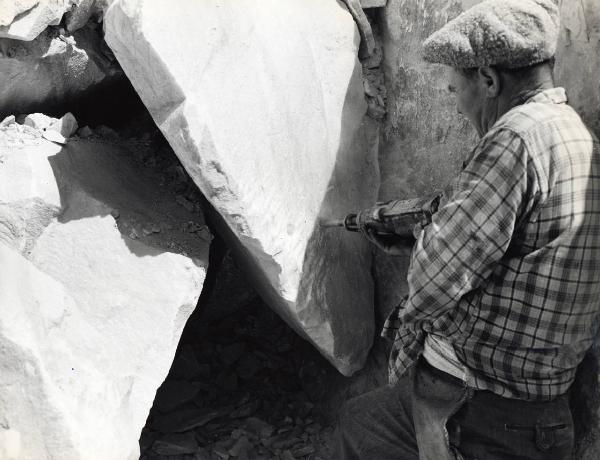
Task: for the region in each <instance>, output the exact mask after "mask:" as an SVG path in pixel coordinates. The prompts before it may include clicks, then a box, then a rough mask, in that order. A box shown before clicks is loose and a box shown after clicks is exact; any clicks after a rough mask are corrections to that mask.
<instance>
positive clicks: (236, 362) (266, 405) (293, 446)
mask: <svg viewBox="0 0 600 460" xmlns="http://www.w3.org/2000/svg"><path fill="white" fill-rule="evenodd" d="M218 296H220V299H221V301H222V302H223V301H226V300H227V298H228V296H227V295H224V293H223V292H220V294H218ZM238 309H239V310H238V313H236V314H235V315H229V316H226V317H224V318H223V317H218V316H217V317H215V316H212V317H213V318H214V322H212V323H209V325H208V327H206V328H205V329H204V332H203V334H204V335H203V336H202V337H198V336H197V333H198V331H196V332H195V333H194V338H195V340H194V341H193V343H190V344H184V345H183V346H180V349H179V351H178V359H176V360H175V361H174V363H173V367H172V368H171V371H170V373H169V376H168V377H167V380H166V381H165V382H164V383H163V385H162V386H161V388H160V389H159V390H158V392H157V395H156V399H155V401H154V406H153V409H152V411H151V413H150V416H149V418H148V422H147V424H146V428H145V429H144V431H143V432H142V436H141V438H140V448H141V451H142V456H141V459H142V460H159V459H167V458H168V459H174V458H178V459H182V460H183V459H190V460H191V459H195V460H198V459H206V460H238V459H247V460H260V459H265V460H267V459H269V460H270V459H281V460H283V459H310V460H318V459H321V460H328V459H330V458H331V453H330V447H331V446H330V438H331V434H332V425H331V420H330V419H325V418H324V417H323V415H322V414H320V413H318V412H316V408H317V407H318V406H317V405H318V401H319V400H320V398H322V397H323V395H324V391H325V387H326V385H325V382H326V381H327V379H328V377H329V376H330V375H331V373H332V372H333V369H332V368H331V367H330V366H328V364H327V363H326V362H325V361H324V360H323V359H322V358H321V357H320V356H318V355H317V354H316V353H315V351H314V350H313V349H312V347H310V346H309V345H308V344H307V343H306V342H304V341H303V340H302V339H300V338H299V337H298V336H297V335H296V334H295V333H294V332H293V331H292V330H291V329H289V327H287V326H286V325H285V324H284V323H283V322H282V321H281V320H280V319H279V318H278V317H277V316H275V315H274V314H273V313H272V312H271V311H269V310H268V309H267V307H266V306H265V305H263V304H262V302H260V301H258V299H256V298H254V299H253V300H250V303H249V304H247V305H246V306H245V307H242V308H241V309H240V306H238ZM207 313H210V312H207ZM213 313H214V312H213ZM209 317H211V315H210V314H209ZM204 318H206V317H204ZM225 331H229V333H224V332H225ZM190 337H191V335H190ZM183 357H185V358H183ZM182 358H183V359H182ZM245 360H247V361H252V362H253V364H252V365H251V367H252V372H248V369H247V368H245V367H244V365H243V364H242V363H243V362H244V361H245ZM201 369H202V371H201ZM181 376H186V379H187V381H185V382H184V381H182V380H179V379H180V378H181ZM183 388H186V389H185V390H181V389H183ZM183 393H185V395H186V396H185V397H182V398H181V399H180V398H179V397H178V394H179V395H181V394H183ZM194 393H195V395H194V396H192V394H194ZM194 446H196V447H194ZM180 454H187V455H181V456H180V457H175V456H176V455H180Z"/></svg>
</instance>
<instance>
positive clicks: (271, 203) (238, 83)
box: [105, 0, 377, 375]
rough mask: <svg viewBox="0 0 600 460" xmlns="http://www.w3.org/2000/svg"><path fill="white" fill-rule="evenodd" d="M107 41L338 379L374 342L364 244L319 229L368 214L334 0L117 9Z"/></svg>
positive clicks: (368, 130) (367, 144)
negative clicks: (358, 212) (323, 223)
mask: <svg viewBox="0 0 600 460" xmlns="http://www.w3.org/2000/svg"><path fill="white" fill-rule="evenodd" d="M105 30H106V41H107V43H108V45H109V46H110V47H111V49H112V50H113V52H114V53H115V56H116V57H117V59H118V61H119V63H120V64H121V66H122V67H123V70H124V71H125V73H126V74H127V76H128V77H129V79H130V80H131V82H132V84H133V86H134V88H135V89H136V90H137V92H138V93H139V94H140V96H141V98H142V100H143V102H144V104H145V105H146V106H147V108H148V110H149V111H150V113H151V114H152V116H153V118H154V120H155V122H156V124H157V125H158V126H159V127H160V129H161V130H162V132H163V133H164V135H165V137H166V138H167V139H168V141H169V142H170V144H171V146H172V147H173V149H174V151H175V153H176V154H177V155H178V156H179V158H180V160H181V161H182V163H183V165H184V166H185V168H186V169H187V171H188V173H189V174H190V175H191V177H192V178H193V179H194V181H195V182H196V184H197V185H198V187H199V188H200V190H201V191H202V192H203V194H204V195H205V196H206V198H207V199H208V200H209V201H210V202H211V203H212V205H213V206H214V208H215V209H216V211H217V212H218V214H219V216H220V218H221V219H222V221H221V222H222V227H223V233H226V234H227V237H228V240H229V241H228V243H229V245H230V246H233V247H234V249H235V251H236V254H237V256H238V259H240V260H242V261H243V263H245V264H246V271H247V273H252V274H253V275H254V284H255V285H256V287H257V289H258V290H259V291H260V292H261V294H262V296H263V297H264V298H265V299H266V300H267V301H268V303H269V304H270V305H271V307H272V308H274V309H275V310H276V311H278V312H279V314H280V315H281V316H282V317H283V318H284V319H286V321H288V323H289V324H290V325H291V326H292V327H294V328H295V329H296V330H297V331H298V332H300V333H302V334H303V335H304V336H305V337H307V338H308V339H309V340H311V341H312V342H313V343H314V344H315V345H316V346H317V347H318V348H319V350H320V351H321V352H322V353H323V354H324V355H325V356H326V357H328V359H329V360H330V361H331V362H332V363H333V364H334V365H335V366H336V367H337V368H338V369H339V370H340V371H341V372H343V373H345V374H348V375H349V374H351V373H352V372H354V371H355V370H357V369H358V368H360V367H361V366H362V364H363V362H364V359H365V357H366V355H367V352H368V349H369V347H370V345H371V342H372V335H373V313H372V302H373V290H372V281H371V277H370V253H369V248H368V247H367V245H366V243H365V241H363V238H362V237H361V236H359V235H349V234H345V233H344V232H342V231H339V230H329V231H326V232H325V231H322V230H321V229H320V228H319V226H318V218H319V216H328V217H331V216H336V217H337V216H342V215H344V214H345V213H346V212H348V211H350V210H353V209H357V208H360V207H365V206H369V205H371V204H373V202H374V201H375V189H376V182H377V166H376V150H377V135H376V134H377V131H376V127H375V126H374V125H373V124H371V122H370V121H365V119H364V113H365V110H366V107H365V102H364V94H363V87H362V84H361V70H360V64H359V62H358V60H357V57H356V55H357V48H358V31H357V29H356V27H355V25H354V23H353V21H352V18H351V16H350V14H349V13H348V12H347V10H346V9H345V8H344V7H343V5H342V4H341V3H338V2H336V1H335V0H326V1H323V0H303V1H300V0H269V1H262V0H261V1H257V0H243V1H239V0H211V1H204V2H176V3H174V2H169V1H167V0H151V1H150V0H147V1H143V0H125V1H117V2H115V3H113V4H112V6H111V7H110V8H109V9H108V11H107V12H106V14H105Z"/></svg>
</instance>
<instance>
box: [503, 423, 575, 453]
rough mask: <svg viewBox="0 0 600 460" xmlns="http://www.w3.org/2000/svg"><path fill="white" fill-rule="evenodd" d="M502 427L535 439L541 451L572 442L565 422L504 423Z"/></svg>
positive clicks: (568, 427)
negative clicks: (547, 423) (530, 424)
mask: <svg viewBox="0 0 600 460" xmlns="http://www.w3.org/2000/svg"><path fill="white" fill-rule="evenodd" d="M504 429H505V430H506V431H508V432H511V431H516V432H525V433H528V434H530V435H531V436H532V437H533V439H534V440H535V445H536V447H537V448H538V449H539V450H540V451H541V452H546V451H548V450H550V449H552V448H553V447H555V446H563V445H565V444H569V443H571V442H572V433H571V431H572V430H570V426H569V425H567V424H566V423H556V424H550V425H542V424H536V425H535V426H527V425H512V424H508V423H506V424H505V425H504Z"/></svg>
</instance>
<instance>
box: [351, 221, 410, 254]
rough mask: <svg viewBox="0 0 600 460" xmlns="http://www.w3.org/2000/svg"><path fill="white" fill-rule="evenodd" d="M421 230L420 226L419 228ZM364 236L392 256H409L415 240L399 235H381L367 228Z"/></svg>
mask: <svg viewBox="0 0 600 460" xmlns="http://www.w3.org/2000/svg"><path fill="white" fill-rule="evenodd" d="M419 228H420V226H419ZM362 234H363V235H365V237H366V238H367V239H368V240H369V241H370V242H371V243H373V244H374V245H375V246H377V247H378V248H379V249H381V250H382V251H383V252H385V253H386V254H389V255H391V256H408V255H410V252H411V251H412V247H413V244H414V242H415V240H413V239H412V238H406V237H404V236H399V235H379V234H378V233H376V231H375V230H373V229H372V228H368V227H367V228H366V229H365V230H363V232H362Z"/></svg>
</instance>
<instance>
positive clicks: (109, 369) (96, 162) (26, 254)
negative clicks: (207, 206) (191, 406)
mask: <svg viewBox="0 0 600 460" xmlns="http://www.w3.org/2000/svg"><path fill="white" fill-rule="evenodd" d="M17 118H21V117H17ZM24 118H25V119H28V120H30V122H31V123H32V124H34V125H35V124H37V123H40V124H41V125H40V126H43V125H44V124H45V123H46V122H47V121H49V120H48V119H46V118H44V117H42V116H34V117H24ZM70 118H71V117H69V116H67V117H66V118H64V117H63V121H65V122H67V121H68V120H69V119H70ZM50 121H51V123H50V124H49V125H47V127H46V129H45V130H44V129H39V128H38V127H33V126H28V125H21V124H18V123H16V119H15V118H12V117H11V118H8V119H7V120H6V121H5V122H3V124H2V126H1V127H0V264H1V265H2V266H3V267H10V270H5V271H3V276H1V277H0V414H2V416H1V417H2V420H1V423H0V458H3V459H7V460H17V459H18V460H45V459H48V460H49V459H51V458H60V459H61V460H76V459H82V458H86V459H88V458H89V459H102V460H112V459H114V460H124V459H131V460H133V459H137V458H139V446H138V444H137V441H136V440H137V439H138V437H139V433H140V431H141V428H142V427H143V425H144V423H145V420H146V418H147V414H148V411H149V408H150V407H151V405H152V401H153V399H154V395H155V390H156V389H157V388H158V387H159V386H160V384H161V382H162V381H163V380H164V377H165V375H166V374H167V371H168V369H169V367H170V366H171V364H172V362H173V356H174V353H175V349H176V347H177V344H178V341H179V337H180V334H181V331H182V329H183V326H184V324H185V322H186V320H187V317H188V316H189V315H190V313H191V312H192V310H193V309H194V308H195V306H196V302H197V299H198V296H199V294H200V292H201V289H202V284H203V281H204V277H205V272H206V267H207V265H208V246H209V242H210V238H206V239H202V238H198V237H197V236H196V234H189V233H187V232H183V231H182V230H180V226H179V224H180V223H187V222H190V221H192V222H196V223H198V224H199V225H204V220H203V216H202V213H201V212H200V211H196V210H195V211H194V212H193V213H190V212H188V211H186V210H185V209H183V208H181V207H180V206H178V205H177V204H176V198H175V197H176V196H177V192H175V191H174V190H173V188H171V186H170V179H169V177H174V176H169V170H170V168H172V167H175V165H173V164H171V163H172V161H173V160H169V161H167V162H166V164H165V162H164V161H162V160H161V157H160V149H158V148H156V146H155V145H154V144H151V143H146V142H143V141H139V140H130V139H121V140H120V142H119V143H118V144H117V143H115V142H114V141H111V142H106V141H104V140H103V139H102V137H99V136H98V135H95V136H93V137H92V138H88V139H79V138H77V137H72V138H71V139H69V142H68V143H67V144H66V145H64V146H63V145H57V144H55V143H51V142H48V141H46V140H45V139H44V137H43V136H44V134H46V133H56V135H59V136H60V134H59V133H58V132H56V131H53V130H52V129H51V127H52V126H55V125H56V123H55V121H53V120H52V119H50ZM71 121H72V120H71ZM34 122H35V123H34ZM65 124H67V123H65ZM60 126H61V127H62V126H63V124H61V125H60ZM72 128H73V126H71V128H70V129H71V130H72ZM170 155H172V152H171V153H170ZM150 157H152V158H153V159H154V160H153V161H152V162H150V161H147V160H148V158H150ZM180 185H181V184H180ZM163 223H168V224H169V225H170V226H171V229H170V230H169V229H168V227H167V226H166V225H165V226H163V225H162V224H163ZM145 228H146V229H151V232H150V233H149V234H145V233H144V232H143V229H145ZM158 228H160V230H161V231H160V232H155V231H154V229H158ZM133 230H135V231H137V232H138V234H139V235H140V236H139V238H138V239H136V240H133V239H131V238H129V236H128V234H129V233H130V232H131V231H133ZM180 388H181V387H180ZM180 391H181V392H182V396H184V397H183V401H185V400H186V398H187V397H195V396H190V394H189V393H188V394H187V396H185V395H184V394H183V393H184V390H180ZM177 404H179V402H178V401H170V402H168V403H167V407H172V406H173V405H177ZM171 444H172V442H171ZM184 445H185V444H184ZM188 445H189V444H188ZM163 448H164V449H166V448H167V447H166V444H165V445H164V446H163Z"/></svg>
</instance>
